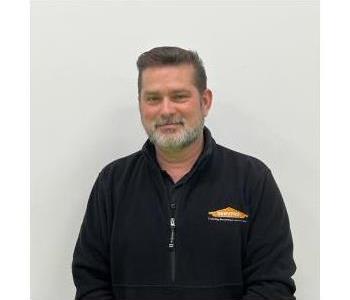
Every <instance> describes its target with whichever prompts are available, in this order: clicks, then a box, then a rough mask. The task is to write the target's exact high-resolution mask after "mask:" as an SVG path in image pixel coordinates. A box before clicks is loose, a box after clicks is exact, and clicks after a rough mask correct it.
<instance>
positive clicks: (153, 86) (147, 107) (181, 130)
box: [139, 64, 212, 150]
mask: <svg viewBox="0 0 350 300" xmlns="http://www.w3.org/2000/svg"><path fill="white" fill-rule="evenodd" d="M193 75H194V68H193V66H192V65H188V64H182V65H178V66H160V67H150V68H146V69H145V70H144V71H143V73H142V86H141V91H140V98H139V108H140V113H141V120H142V124H143V127H144V128H145V130H146V132H147V134H148V136H149V138H150V140H151V141H152V142H153V143H154V144H155V145H156V146H158V147H160V148H163V149H168V150H180V149H183V148H184V147H186V146H188V145H190V144H192V143H193V142H194V141H195V140H196V139H197V138H198V137H199V136H200V135H201V134H202V131H203V126H204V118H205V117H206V116H207V114H208V111H209V109H210V105H211V100H212V95H211V91H210V90H208V89H207V90H205V91H204V92H203V94H202V95H201V94H200V93H199V91H198V90H197V88H196V87H195V85H194V76H193Z"/></svg>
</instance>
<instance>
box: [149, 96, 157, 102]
mask: <svg viewBox="0 0 350 300" xmlns="http://www.w3.org/2000/svg"><path fill="white" fill-rule="evenodd" d="M146 100H147V102H157V101H159V100H160V97H159V96H148V97H147V98H146Z"/></svg>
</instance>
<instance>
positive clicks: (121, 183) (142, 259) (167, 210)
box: [72, 128, 296, 300]
mask: <svg viewBox="0 0 350 300" xmlns="http://www.w3.org/2000/svg"><path fill="white" fill-rule="evenodd" d="M204 137H205V147H204V150H203V153H202V154H201V156H200V158H199V159H198V161H197V162H196V164H195V166H194V167H193V168H192V170H191V171H190V172H189V173H188V174H187V175H185V177H184V178H183V179H182V180H181V181H182V182H181V192H180V193H178V194H177V198H176V203H175V204H176V205H174V204H173V205H172V206H171V207H170V203H171V201H170V199H169V193H168V190H167V188H166V185H165V183H164V180H163V178H162V174H161V170H160V168H159V165H158V164H157V162H156V160H155V157H154V147H153V145H152V144H151V143H150V142H149V141H147V142H146V143H145V145H144V147H143V148H142V150H140V151H138V152H136V153H134V154H132V155H129V156H127V157H124V158H121V159H118V160H116V161H114V162H112V163H110V164H109V165H107V166H106V167H105V168H104V169H103V170H102V171H101V172H100V174H99V176H98V178H97V180H96V182H95V184H94V187H93V189H92V192H91V195H90V198H89V201H88V205H87V209H86V213H85V217H84V220H83V223H82V226H81V229H80V234H79V238H78V241H77V243H76V247H75V250H74V254H73V264H72V269H73V278H74V283H75V285H76V288H77V291H76V299H77V300H121V299H125V300H160V299H162V300H167V299H174V300H175V299H176V300H180V299H186V300H196V299H197V300H209V299H210V300H228V299H231V300H238V299H239V300H263V299H264V300H293V299H295V298H294V296H293V294H294V292H295V285H294V281H293V280H292V279H291V276H292V275H293V274H294V272H295V270H296V266H295V263H294V260H293V242H292V237H291V231H290V227H289V220H288V215H287V211H286V208H285V205H284V203H283V199H282V196H281V193H280V191H279V189H278V187H277V185H276V182H275V181H274V179H273V177H272V175H271V172H270V170H269V169H268V167H266V166H265V164H263V163H262V162H261V161H260V160H258V159H256V158H253V157H251V156H247V155H244V154H241V153H238V152H235V151H232V150H229V149H227V148H225V147H222V146H220V145H217V144H216V143H215V141H214V140H213V138H212V137H211V135H210V132H209V130H208V129H207V128H205V129H204Z"/></svg>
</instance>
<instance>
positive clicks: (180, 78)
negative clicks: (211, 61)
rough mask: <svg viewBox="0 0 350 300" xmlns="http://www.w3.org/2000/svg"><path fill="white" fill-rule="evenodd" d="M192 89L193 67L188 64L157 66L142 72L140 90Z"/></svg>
mask: <svg viewBox="0 0 350 300" xmlns="http://www.w3.org/2000/svg"><path fill="white" fill-rule="evenodd" d="M185 86H186V87H194V67H193V66H192V65H189V64H181V65H177V66H157V67H149V68H146V69H145V70H144V71H143V72H142V89H143V90H144V89H146V90H149V89H151V90H157V89H163V88H180V87H185Z"/></svg>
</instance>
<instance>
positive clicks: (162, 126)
mask: <svg viewBox="0 0 350 300" xmlns="http://www.w3.org/2000/svg"><path fill="white" fill-rule="evenodd" d="M180 125H183V124H182V123H167V124H158V125H156V128H159V127H161V128H167V127H169V128H170V127H176V126H180Z"/></svg>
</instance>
